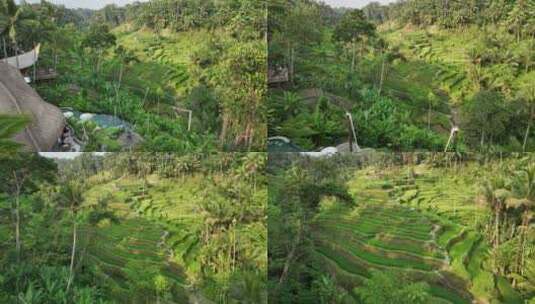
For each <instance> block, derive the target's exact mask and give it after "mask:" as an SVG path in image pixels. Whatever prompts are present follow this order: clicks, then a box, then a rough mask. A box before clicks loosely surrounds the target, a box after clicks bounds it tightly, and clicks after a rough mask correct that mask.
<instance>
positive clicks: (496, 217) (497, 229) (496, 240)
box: [494, 207, 500, 249]
mask: <svg viewBox="0 0 535 304" xmlns="http://www.w3.org/2000/svg"><path fill="white" fill-rule="evenodd" d="M494 213H495V215H494V220H495V222H494V249H496V248H498V246H499V245H500V208H499V207H496V210H495V211H494Z"/></svg>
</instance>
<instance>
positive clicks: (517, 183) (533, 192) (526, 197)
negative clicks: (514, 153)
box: [507, 164, 535, 274]
mask: <svg viewBox="0 0 535 304" xmlns="http://www.w3.org/2000/svg"><path fill="white" fill-rule="evenodd" d="M511 188H512V193H513V194H514V195H515V196H514V197H511V198H510V199H508V200H507V208H510V209H516V210H520V211H521V225H520V227H519V229H520V241H519V242H518V246H519V248H518V255H517V259H516V263H515V264H516V268H517V272H518V273H520V274H523V272H524V264H525V256H526V240H527V234H528V230H529V224H530V222H531V220H532V219H533V218H534V215H535V212H534V211H535V164H529V165H527V166H525V167H523V168H520V170H518V171H516V172H515V175H514V177H513V180H512V184H511Z"/></svg>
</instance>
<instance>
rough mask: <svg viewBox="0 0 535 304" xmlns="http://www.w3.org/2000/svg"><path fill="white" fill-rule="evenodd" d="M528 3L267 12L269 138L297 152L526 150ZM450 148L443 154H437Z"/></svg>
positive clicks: (534, 34) (534, 36)
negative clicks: (338, 148) (352, 139)
mask: <svg viewBox="0 0 535 304" xmlns="http://www.w3.org/2000/svg"><path fill="white" fill-rule="evenodd" d="M534 11H535V4H534V3H533V1H526V0H512V1H500V0H484V1H442V0H407V1H396V2H393V3H391V4H388V5H381V4H379V3H378V2H371V3H369V4H368V5H366V6H365V7H363V8H362V9H346V8H332V7H330V6H328V5H327V4H325V3H322V2H319V1H307V0H296V1H271V2H270V15H269V20H268V24H269V34H268V35H269V42H268V44H269V69H270V70H272V71H277V70H285V71H287V73H288V81H287V82H278V83H272V84H271V88H270V91H269V107H268V108H269V110H268V113H269V118H268V121H269V122H268V125H269V135H270V136H284V137H287V138H289V139H290V140H291V141H292V142H294V143H296V144H297V145H299V146H301V147H302V148H303V149H306V150H316V149H320V148H323V147H326V146H335V145H338V144H341V143H343V142H346V141H347V140H348V134H350V133H351V132H350V131H349V128H348V119H347V114H346V113H349V115H351V117H352V119H353V121H354V124H355V128H356V130H357V132H356V133H357V138H358V143H359V144H360V145H361V146H366V147H372V148H376V149H383V150H389V151H414V150H426V151H444V149H447V150H448V151H460V152H462V151H490V152H493V151H517V152H518V151H533V150H534V149H535V139H534V138H535V137H534V136H533V135H534V134H533V132H534V131H533V126H532V124H533V122H532V121H533V117H534V116H533V115H534V114H533V113H534V111H533V100H534V98H535V95H534V93H535V85H534V84H535V72H534V64H533V63H534V59H535V57H533V48H534V45H535V30H534V26H533V25H534V24H535V16H534V14H533V12H534ZM452 130H453V133H455V134H453V135H454V136H453V137H452V138H451V143H450V145H449V146H448V147H446V146H447V143H448V140H450V134H451V133H452Z"/></svg>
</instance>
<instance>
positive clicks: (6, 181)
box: [0, 153, 57, 261]
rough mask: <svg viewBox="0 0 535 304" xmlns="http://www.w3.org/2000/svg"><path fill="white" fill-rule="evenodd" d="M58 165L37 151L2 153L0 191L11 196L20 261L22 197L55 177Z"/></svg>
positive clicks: (0, 155)
mask: <svg viewBox="0 0 535 304" xmlns="http://www.w3.org/2000/svg"><path fill="white" fill-rule="evenodd" d="M56 170H57V169H56V165H55V164H54V163H53V162H52V161H51V160H48V159H45V158H42V157H40V156H39V155H38V154H35V153H16V154H7V155H6V154H0V191H1V192H4V193H7V194H8V195H9V196H10V197H11V200H10V201H11V202H12V206H11V208H12V210H13V213H14V215H15V216H14V219H13V221H14V223H13V224H14V225H13V226H14V227H15V250H16V253H17V260H19V261H20V258H21V249H22V240H21V226H22V214H21V197H22V196H23V195H25V194H28V193H31V192H33V191H36V189H37V187H38V185H39V183H42V182H44V181H53V180H54V179H55V175H54V173H55V172H56Z"/></svg>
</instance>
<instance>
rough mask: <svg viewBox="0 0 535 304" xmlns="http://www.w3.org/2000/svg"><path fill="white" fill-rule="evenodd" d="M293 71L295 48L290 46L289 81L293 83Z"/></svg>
mask: <svg viewBox="0 0 535 304" xmlns="http://www.w3.org/2000/svg"><path fill="white" fill-rule="evenodd" d="M294 73H295V50H294V48H293V47H290V83H291V84H293V83H294Z"/></svg>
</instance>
